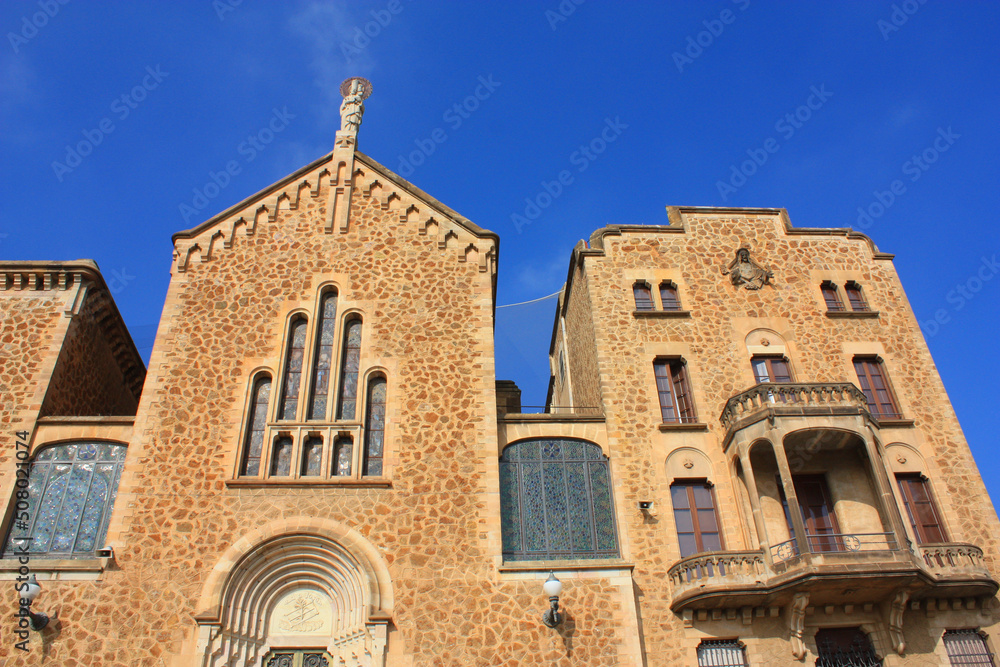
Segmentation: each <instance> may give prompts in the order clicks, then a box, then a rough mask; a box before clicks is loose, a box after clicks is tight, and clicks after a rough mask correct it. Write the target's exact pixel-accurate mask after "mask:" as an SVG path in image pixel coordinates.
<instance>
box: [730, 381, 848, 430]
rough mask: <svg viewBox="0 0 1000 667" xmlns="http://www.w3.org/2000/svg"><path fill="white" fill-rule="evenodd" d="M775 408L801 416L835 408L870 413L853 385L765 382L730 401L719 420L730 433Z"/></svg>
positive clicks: (839, 383)
mask: <svg viewBox="0 0 1000 667" xmlns="http://www.w3.org/2000/svg"><path fill="white" fill-rule="evenodd" d="M772 408H782V409H783V411H791V412H793V413H794V412H796V411H797V412H799V413H801V414H813V413H822V412H823V411H824V410H830V413H831V414H832V413H833V410H832V408H855V409H858V410H867V409H868V401H867V399H866V398H865V395H864V393H863V392H862V391H861V390H860V389H858V388H857V387H856V386H854V385H853V384H851V383H850V382H829V383H822V384H815V383H800V382H762V383H760V384H758V385H755V386H753V387H751V388H750V389H747V390H746V391H744V392H741V393H739V394H737V395H735V396H733V397H732V398H730V399H729V400H728V401H727V402H726V407H725V409H723V411H722V416H721V417H720V418H719V419H720V421H721V422H722V425H723V426H724V427H725V428H726V430H727V431H728V430H729V429H731V428H732V427H733V426H734V425H735V424H737V423H738V422H740V421H741V420H743V419H745V418H747V417H750V416H752V415H754V414H755V413H758V412H761V411H764V410H768V409H772Z"/></svg>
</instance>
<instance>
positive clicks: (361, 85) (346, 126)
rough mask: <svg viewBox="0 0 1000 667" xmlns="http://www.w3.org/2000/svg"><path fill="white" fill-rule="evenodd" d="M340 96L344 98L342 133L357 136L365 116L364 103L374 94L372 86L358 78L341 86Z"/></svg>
mask: <svg viewBox="0 0 1000 667" xmlns="http://www.w3.org/2000/svg"><path fill="white" fill-rule="evenodd" d="M340 94H341V95H343V96H344V101H343V102H341V104H340V131H341V132H350V133H353V134H357V133H358V128H359V127H361V118H362V116H364V114H365V105H364V101H365V100H366V99H368V96H369V95H371V94H372V84H371V82H370V81H369V80H368V79H362V78H361V77H359V76H356V77H353V78H350V79H347V80H346V81H344V82H343V83H342V84H340Z"/></svg>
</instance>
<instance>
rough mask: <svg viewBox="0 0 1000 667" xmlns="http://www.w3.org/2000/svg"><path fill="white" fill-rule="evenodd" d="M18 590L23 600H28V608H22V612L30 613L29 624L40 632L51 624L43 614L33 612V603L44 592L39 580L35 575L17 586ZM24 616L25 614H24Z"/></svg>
mask: <svg viewBox="0 0 1000 667" xmlns="http://www.w3.org/2000/svg"><path fill="white" fill-rule="evenodd" d="M17 590H18V592H19V593H20V596H21V599H22V600H27V601H28V604H27V606H23V605H22V606H21V610H22V611H24V610H25V609H27V612H28V622H29V623H30V625H31V629H32V630H34V631H35V632H38V631H39V630H41V629H42V628H44V627H45V626H46V625H48V624H49V617H48V615H46V614H43V613H41V612H33V611H31V603H32V602H34V601H35V598H37V597H38V594H39V593H41V592H42V587H41V586H39V585H38V580H37V579H36V578H35V575H31V576H30V577H28V581H27V582H25V583H23V584H20V585H18V586H17ZM22 616H23V614H22Z"/></svg>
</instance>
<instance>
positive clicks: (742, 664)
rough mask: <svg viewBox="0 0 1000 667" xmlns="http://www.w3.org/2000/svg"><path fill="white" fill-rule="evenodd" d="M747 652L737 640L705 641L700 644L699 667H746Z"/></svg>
mask: <svg viewBox="0 0 1000 667" xmlns="http://www.w3.org/2000/svg"><path fill="white" fill-rule="evenodd" d="M746 665H747V652H746V648H745V647H744V646H743V642H741V641H739V640H737V639H705V640H702V642H701V643H700V644H698V667H746Z"/></svg>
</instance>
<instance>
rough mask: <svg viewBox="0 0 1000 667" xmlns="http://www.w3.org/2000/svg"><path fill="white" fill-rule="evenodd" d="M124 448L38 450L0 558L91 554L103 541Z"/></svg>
mask: <svg viewBox="0 0 1000 667" xmlns="http://www.w3.org/2000/svg"><path fill="white" fill-rule="evenodd" d="M125 449H126V448H125V445H122V444H117V443H111V442H74V443H68V444H61V445H53V446H51V447H46V448H45V449H42V450H41V451H39V452H38V455H37V456H35V459H34V461H33V462H32V464H31V469H30V470H29V472H28V498H27V501H15V502H16V503H17V504H15V511H14V517H13V522H12V524H11V529H10V531H9V533H8V535H7V540H6V542H5V544H4V549H3V557H4V558H11V557H13V556H16V555H18V554H24V553H28V554H31V555H33V556H35V557H45V558H93V557H94V551H95V550H97V549H101V548H103V547H104V546H105V545H104V539H105V537H106V536H107V532H108V522H109V521H110V519H111V511H112V510H113V509H114V506H115V495H116V494H117V493H118V481H119V479H120V477H121V472H122V466H123V465H124V462H125ZM22 503H23V504H22ZM25 505H26V506H25Z"/></svg>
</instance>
